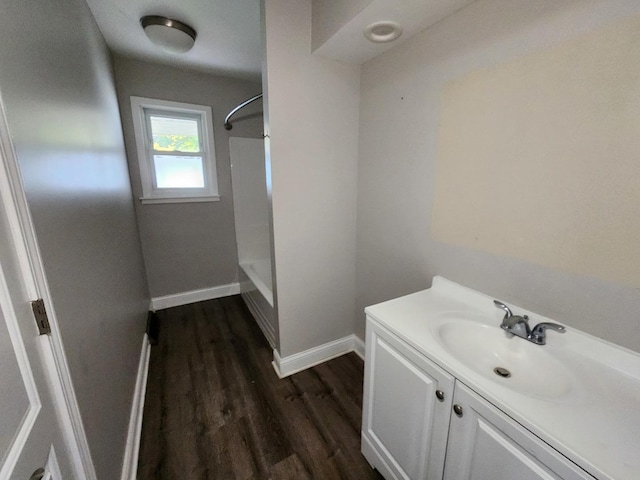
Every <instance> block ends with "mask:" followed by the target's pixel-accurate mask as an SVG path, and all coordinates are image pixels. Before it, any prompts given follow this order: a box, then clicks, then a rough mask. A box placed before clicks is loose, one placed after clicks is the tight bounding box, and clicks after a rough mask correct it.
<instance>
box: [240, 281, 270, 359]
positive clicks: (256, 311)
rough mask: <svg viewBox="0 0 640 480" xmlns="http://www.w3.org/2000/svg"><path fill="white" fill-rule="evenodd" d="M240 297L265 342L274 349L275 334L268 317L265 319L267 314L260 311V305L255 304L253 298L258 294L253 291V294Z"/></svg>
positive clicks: (243, 294) (249, 293)
mask: <svg viewBox="0 0 640 480" xmlns="http://www.w3.org/2000/svg"><path fill="white" fill-rule="evenodd" d="M241 295H242V299H243V300H244V303H245V305H246V306H247V308H248V309H249V311H250V312H251V315H253V318H255V320H256V323H257V324H258V327H260V330H262V333H263V334H264V336H265V338H266V339H267V342H269V345H270V346H271V348H275V346H276V332H275V330H274V328H273V325H271V322H270V321H269V317H267V314H266V313H265V312H264V311H263V310H262V308H260V305H259V304H258V302H256V300H255V297H254V295H260V292H256V291H255V290H254V291H253V292H242V293H241ZM260 298H262V295H260ZM272 308H273V307H272Z"/></svg>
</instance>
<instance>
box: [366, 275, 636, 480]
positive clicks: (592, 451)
mask: <svg viewBox="0 0 640 480" xmlns="http://www.w3.org/2000/svg"><path fill="white" fill-rule="evenodd" d="M509 307H511V309H512V310H513V312H514V314H518V315H524V314H527V315H529V317H530V325H532V326H533V325H535V324H537V323H538V322H541V321H554V322H556V323H561V324H562V319H548V318H545V317H542V316H540V315H537V314H535V313H533V312H529V311H527V310H524V309H521V308H518V307H517V306H513V305H510V304H509ZM365 312H366V313H367V315H368V316H369V317H371V318H372V319H373V320H375V321H377V322H378V323H380V324H382V325H384V326H385V327H386V328H388V329H389V330H390V331H392V332H393V333H394V334H396V335H397V336H398V337H400V338H401V339H403V340H404V341H406V342H407V343H408V344H410V345H411V346H413V347H414V348H415V349H417V350H418V351H419V352H420V353H422V354H424V355H425V356H426V357H427V358H429V359H430V360H432V361H433V362H435V363H436V364H438V365H439V366H441V367H442V368H444V369H445V370H447V371H448V372H449V373H451V374H452V375H453V376H455V377H456V378H457V379H458V380H460V381H462V382H463V383H464V384H466V385H467V386H469V387H470V388H472V389H473V390H475V391H476V392H477V393H478V394H480V395H481V396H483V397H484V398H486V399H487V400H488V401H489V402H491V403H492V404H494V405H495V406H496V407H498V408H499V409H500V410H502V411H503V412H505V413H506V414H507V415H509V416H510V417H512V418H513V419H515V420H516V421H518V422H519V423H520V424H522V425H523V426H524V427H526V428H527V429H529V430H530V431H531V432H533V433H535V434H536V435H537V436H538V437H540V438H541V439H543V440H544V441H546V442H547V443H548V444H549V445H551V446H552V447H554V448H555V449H556V450H558V451H559V452H561V453H562V454H564V455H565V456H567V457H568V458H569V459H571V460H572V461H573V462H575V463H576V464H577V465H579V466H581V467H582V468H583V469H585V470H586V471H587V472H589V473H591V474H592V475H593V476H595V477H596V478H598V479H601V480H605V479H611V480H638V479H640V355H638V354H637V353H635V352H632V351H630V350H627V349H625V348H623V347H619V346H617V345H614V344H611V343H609V342H606V341H604V340H601V339H598V338H596V337H593V336H591V335H588V334H586V333H584V332H581V331H579V330H576V329H573V328H570V327H567V331H566V332H565V333H564V334H558V333H557V332H553V331H548V332H547V345H541V346H536V345H533V344H532V345H533V346H534V347H535V348H542V349H547V350H546V351H545V352H547V353H549V354H550V355H552V356H553V358H554V359H555V360H557V361H558V365H559V366H560V368H562V369H564V372H563V374H567V376H568V378H570V379H571V381H570V383H571V385H570V388H569V389H568V392H566V393H564V394H562V395H558V396H553V397H552V398H549V397H545V396H536V395H532V394H527V393H525V392H522V391H517V390H515V389H513V388H511V387H509V386H507V385H508V383H506V382H509V381H510V379H502V378H500V377H498V376H495V378H491V377H489V376H485V375H482V374H480V373H478V372H477V371H475V370H474V369H473V368H470V367H469V365H468V364H465V363H464V362H463V361H460V360H459V359H458V358H456V356H454V354H453V353H452V352H451V350H450V349H448V348H447V347H446V346H445V345H444V344H443V342H442V341H441V340H440V338H439V336H438V335H437V334H436V332H437V329H438V327H439V326H440V325H442V324H443V318H450V317H452V316H456V317H459V318H465V319H468V320H471V321H477V322H480V323H483V324H490V325H495V327H496V329H498V330H499V326H500V323H501V321H502V317H503V315H504V312H503V311H502V310H500V309H498V308H496V307H495V306H494V305H493V298H491V297H488V296H486V295H484V294H481V293H479V292H476V291H474V290H471V289H468V288H466V287H463V286H460V285H458V284H455V283H453V282H450V281H448V280H446V279H444V278H442V277H435V278H434V282H433V286H432V288H431V289H429V290H424V291H421V292H418V293H414V294H412V295H407V296H405V297H401V298H397V299H394V300H390V301H388V302H384V303H380V304H378V305H373V306H371V307H367V308H366V309H365ZM509 341H510V342H526V340H524V339H522V338H518V337H513V338H511V339H510V340H509ZM507 368H508V366H507ZM535 368H536V365H531V372H532V373H531V374H532V375H535V374H536V370H535Z"/></svg>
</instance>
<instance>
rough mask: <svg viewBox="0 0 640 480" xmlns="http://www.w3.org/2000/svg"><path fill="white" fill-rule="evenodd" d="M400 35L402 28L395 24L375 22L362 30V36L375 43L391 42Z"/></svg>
mask: <svg viewBox="0 0 640 480" xmlns="http://www.w3.org/2000/svg"><path fill="white" fill-rule="evenodd" d="M400 35H402V27H401V26H400V25H398V24H397V23H395V22H389V21H384V22H376V23H372V24H371V25H369V26H368V27H367V28H365V30H364V36H365V37H367V38H368V39H369V40H371V41H372V42H375V43H386V42H392V41H393V40H395V39H396V38H398V37H399V36H400Z"/></svg>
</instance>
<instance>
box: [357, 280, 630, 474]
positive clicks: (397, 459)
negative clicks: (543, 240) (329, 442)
mask: <svg viewBox="0 0 640 480" xmlns="http://www.w3.org/2000/svg"><path fill="white" fill-rule="evenodd" d="M493 300H494V299H493V298H491V297H488V296H486V295H483V294H481V293H478V292H475V291H473V290H470V289H468V288H465V287H462V286H460V285H457V284H455V283H453V282H450V281H448V280H445V279H443V278H441V277H436V278H434V282H433V286H432V288H431V289H429V290H425V291H422V292H418V293H415V294H412V295H408V296H406V297H402V298H398V299H395V300H391V301H388V302H384V303H381V304H379V305H374V306H371V307H368V308H367V309H366V310H365V311H366V315H367V337H366V362H365V381H364V404H363V423H362V452H363V454H364V455H365V457H366V458H367V460H368V461H369V463H371V465H372V466H374V467H375V468H376V469H377V470H378V471H379V472H380V473H381V474H382V475H383V476H384V477H385V478H386V479H387V480H391V479H411V480H418V479H427V480H439V479H446V480H466V479H471V478H473V479H478V480H511V479H518V480H534V479H536V480H537V479H565V480H569V479H571V480H573V479H594V478H597V479H602V480H604V479H612V480H632V479H633V480H636V479H638V478H640V356H639V355H637V354H636V353H634V352H631V351H629V350H626V349H624V348H622V347H618V346H616V345H613V344H610V343H607V342H605V341H603V340H600V339H597V338H595V337H592V336H590V335H587V334H585V333H583V332H580V331H578V330H575V329H572V328H569V327H567V329H566V331H565V332H564V333H559V332H555V331H549V332H548V333H547V338H546V345H536V344H534V343H532V342H530V341H527V340H526V339H523V338H519V337H515V336H512V335H509V334H508V333H506V332H504V331H503V330H501V329H500V324H501V321H502V319H503V316H504V314H505V312H504V311H502V310H500V309H497V308H495V306H494V301H493ZM510 307H511V308H512V309H513V311H514V313H515V314H518V315H522V316H524V315H527V316H528V317H529V322H530V323H531V325H532V326H533V325H535V324H537V323H539V322H546V321H550V320H549V319H546V318H544V317H542V316H540V315H536V314H535V313H532V312H527V311H525V310H523V309H521V308H518V307H514V306H512V305H510Z"/></svg>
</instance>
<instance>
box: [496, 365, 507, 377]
mask: <svg viewBox="0 0 640 480" xmlns="http://www.w3.org/2000/svg"><path fill="white" fill-rule="evenodd" d="M493 373H495V374H496V375H498V376H499V377H502V378H509V377H510V376H511V372H510V371H509V370H507V369H506V368H502V367H496V368H494V369H493Z"/></svg>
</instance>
